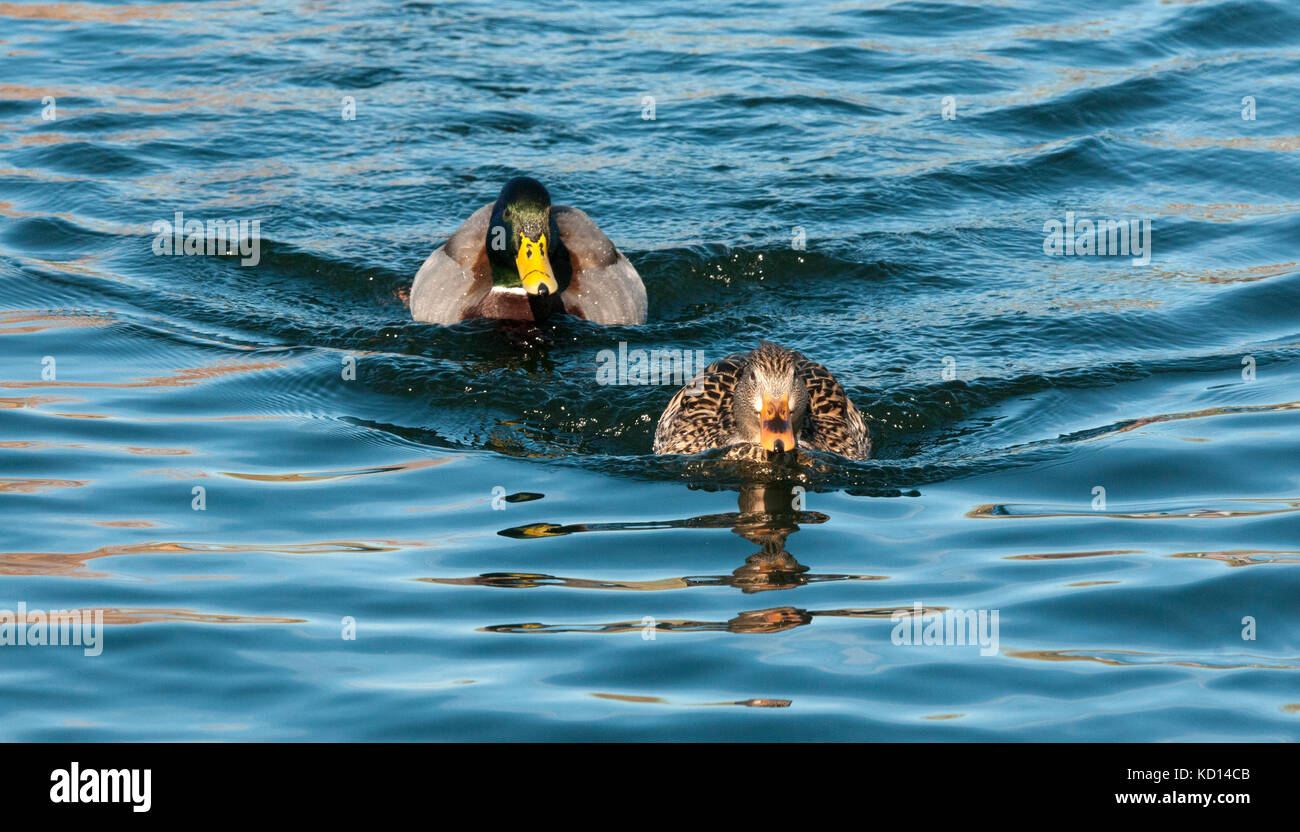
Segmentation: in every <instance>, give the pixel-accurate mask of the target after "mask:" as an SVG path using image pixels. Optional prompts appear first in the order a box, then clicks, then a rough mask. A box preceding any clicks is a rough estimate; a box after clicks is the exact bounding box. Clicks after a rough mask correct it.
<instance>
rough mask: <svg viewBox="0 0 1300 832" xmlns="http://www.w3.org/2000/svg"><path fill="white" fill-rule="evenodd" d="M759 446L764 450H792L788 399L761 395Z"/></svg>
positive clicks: (792, 433) (792, 435)
mask: <svg viewBox="0 0 1300 832" xmlns="http://www.w3.org/2000/svg"><path fill="white" fill-rule="evenodd" d="M758 417H759V421H758V434H759V440H758V441H759V444H760V445H762V446H763V448H764V449H765V450H768V451H776V452H777V453H781V452H784V451H793V450H794V428H793V427H792V426H791V425H790V397H789V396H782V397H781V398H779V399H773V398H770V397H769V396H768V395H767V394H766V393H764V394H763V409H762V410H760V411H759V414H758Z"/></svg>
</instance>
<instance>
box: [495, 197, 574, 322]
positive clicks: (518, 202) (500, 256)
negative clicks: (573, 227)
mask: <svg viewBox="0 0 1300 832" xmlns="http://www.w3.org/2000/svg"><path fill="white" fill-rule="evenodd" d="M561 251H563V245H562V243H561V242H560V240H559V232H558V230H557V229H556V227H555V223H554V222H552V221H551V195H550V194H549V193H547V191H546V188H545V186H543V185H542V183H541V182H538V181H537V180H536V179H530V178H529V177H527V176H520V177H517V178H515V179H511V180H510V181H509V182H507V183H506V184H505V187H503V188H502V189H501V193H500V195H499V196H497V201H496V204H495V205H493V206H492V218H491V220H490V221H489V223H488V235H487V252H488V260H489V262H490V263H491V264H492V282H493V284H494V285H496V286H500V287H503V288H515V287H522V288H523V290H524V291H525V292H527V293H528V299H529V303H530V304H531V305H532V306H533V307H534V308H535V309H537V308H539V303H538V301H547V299H555V298H556V296H558V295H559V294H560V292H562V291H563V290H564V287H565V285H566V284H567V283H568V277H569V275H568V273H567V271H566V270H563V269H556V268H555V265H554V263H555V262H556V261H557V260H558V259H559V258H558V257H557V255H558V253H559V252H561ZM548 305H550V304H548V303H542V304H540V306H548Z"/></svg>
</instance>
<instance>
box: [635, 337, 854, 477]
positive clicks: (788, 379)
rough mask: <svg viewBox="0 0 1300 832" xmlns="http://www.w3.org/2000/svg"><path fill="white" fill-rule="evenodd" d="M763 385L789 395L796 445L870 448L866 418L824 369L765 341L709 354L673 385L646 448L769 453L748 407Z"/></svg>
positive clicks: (843, 451)
mask: <svg viewBox="0 0 1300 832" xmlns="http://www.w3.org/2000/svg"><path fill="white" fill-rule="evenodd" d="M696 391H698V392H696ZM768 393H771V394H772V396H773V397H779V396H787V397H788V398H789V400H790V402H791V408H790V409H791V418H792V420H793V429H794V434H795V436H796V437H797V439H796V447H802V448H807V449H811V450H817V451H827V452H830V453H834V454H839V455H840V456H843V457H847V458H849V459H866V458H867V457H868V456H870V454H871V435H870V432H869V431H868V430H867V425H866V422H865V421H863V418H862V414H861V413H859V412H858V409H857V408H856V407H854V406H853V402H851V401H849V397H848V396H847V395H846V394H845V392H844V388H843V387H841V386H840V383H839V382H838V381H836V380H835V377H834V376H833V375H831V372H830V370H827V369H826V368H825V367H823V366H822V365H821V364H818V363H816V362H814V361H809V360H808V359H807V358H805V357H804V356H802V355H801V354H799V353H797V352H795V351H793V350H788V349H786V348H785V347H781V346H777V345H776V344H769V343H764V344H763V345H762V346H760V347H759V348H758V349H756V350H754V351H753V352H750V353H737V354H736V355H729V356H727V357H726V358H723V359H721V360H719V361H715V362H713V363H712V364H710V365H709V366H708V367H707V368H705V370H704V372H703V373H702V374H701V376H700V377H699V378H698V379H696V381H695V383H694V384H689V385H687V386H686V387H683V388H682V389H681V390H679V391H677V394H676V395H675V396H673V398H672V401H670V402H669V403H668V407H667V408H665V409H664V413H663V415H662V416H661V417H660V418H659V426H658V427H657V428H656V429H655V439H654V452H655V453H657V454H695V453H699V452H701V451H707V450H709V449H711V448H731V449H732V451H731V452H730V453H729V455H732V456H737V457H740V458H751V459H767V458H769V456H770V454H769V452H768V451H766V450H764V449H763V447H762V446H760V445H759V444H758V443H759V436H758V431H757V425H758V421H757V417H756V416H755V415H754V413H755V411H756V410H757V404H758V401H757V399H758V398H760V397H761V395H766V394H768Z"/></svg>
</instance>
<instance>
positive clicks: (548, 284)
mask: <svg viewBox="0 0 1300 832" xmlns="http://www.w3.org/2000/svg"><path fill="white" fill-rule="evenodd" d="M565 312H567V313H568V314H570V315H576V316H578V317H579V318H586V319H587V320H589V321H592V322H593V323H598V324H643V323H645V312H646V299H645V285H644V284H643V283H642V282H641V276H640V275H638V274H637V273H636V269H634V268H632V264H631V263H629V262H628V259H627V258H626V257H624V256H623V255H622V254H620V253H619V250H618V249H616V248H614V244H613V243H611V242H610V241H609V238H608V237H606V236H605V235H604V234H603V233H602V232H601V230H600V229H599V228H597V227H596V224H595V223H594V222H592V221H591V218H589V217H588V216H587V215H586V214H584V213H583V212H581V211H579V210H578V209H577V208H570V207H568V206H567V205H555V206H552V205H551V195H550V194H549V193H547V191H546V188H545V187H543V186H542V183H540V182H538V181H537V180H536V179H529V178H528V177H523V176H521V177H519V178H517V179H511V180H510V181H509V182H507V183H506V184H505V187H504V188H502V189H501V194H500V195H499V196H498V197H497V201H496V202H494V203H492V204H491V205H484V206H483V207H482V208H480V209H478V210H477V211H475V212H474V213H473V214H472V215H471V216H470V218H469V219H467V220H465V224H464V225H462V226H461V227H460V228H459V229H457V230H456V233H454V234H452V235H451V237H450V238H449V239H448V240H447V242H445V243H443V244H442V245H441V246H439V247H438V248H437V249H436V250H435V251H434V252H433V254H430V255H429V259H428V260H425V261H424V265H423V266H421V267H420V271H419V273H418V274H416V276H415V282H414V283H413V284H412V285H411V315H412V317H414V318H415V319H416V320H417V321H427V322H429V323H434V324H454V323H456V322H457V321H462V320H465V319H466V318H506V319H509V320H515V321H543V320H545V319H546V318H548V317H550V316H551V315H554V314H558V313H565Z"/></svg>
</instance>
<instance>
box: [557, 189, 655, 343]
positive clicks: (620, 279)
mask: <svg viewBox="0 0 1300 832" xmlns="http://www.w3.org/2000/svg"><path fill="white" fill-rule="evenodd" d="M551 217H552V218H553V219H554V220H555V225H556V228H558V229H559V232H560V239H561V240H562V241H563V243H564V247H565V248H567V249H568V250H569V259H570V261H571V262H572V264H573V279H572V280H571V281H570V282H569V287H568V288H567V289H565V290H564V294H563V295H562V297H563V299H564V310H565V311H566V312H568V313H569V314H570V315H577V316H578V317H581V318H586V319H587V320H589V321H591V322H592V323H597V324H604V325H610V324H643V323H645V315H646V296H645V284H644V283H642V282H641V275H639V274H637V272H636V269H635V268H633V266H632V263H631V262H629V261H628V259H627V258H626V257H624V256H623V255H622V253H620V252H619V250H618V249H617V248H615V247H614V244H613V243H612V242H610V240H609V238H608V237H606V236H605V233H604V232H603V231H601V230H600V228H598V227H597V226H596V224H595V223H594V222H592V221H591V217H588V216H587V215H586V214H585V213H583V212H582V211H580V210H578V209H577V208H572V207H570V206H568V205H556V206H554V207H552V208H551Z"/></svg>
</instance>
